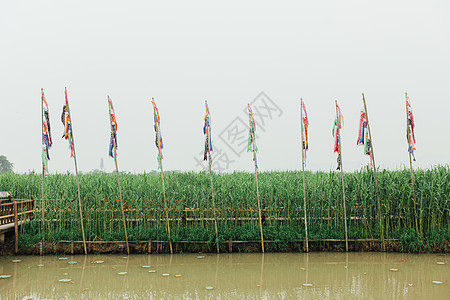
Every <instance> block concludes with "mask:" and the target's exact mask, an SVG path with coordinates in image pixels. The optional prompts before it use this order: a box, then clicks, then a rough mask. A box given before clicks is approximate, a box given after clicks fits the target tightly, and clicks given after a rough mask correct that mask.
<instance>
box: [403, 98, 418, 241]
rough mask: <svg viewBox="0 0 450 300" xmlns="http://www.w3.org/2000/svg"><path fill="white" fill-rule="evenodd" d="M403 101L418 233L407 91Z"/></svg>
mask: <svg viewBox="0 0 450 300" xmlns="http://www.w3.org/2000/svg"><path fill="white" fill-rule="evenodd" d="M405 100H406V101H405V102H406V104H405V105H406V138H407V140H408V153H409V169H410V171H411V190H412V194H413V200H414V203H413V207H414V222H415V225H416V232H417V233H419V226H418V225H417V212H416V193H415V192H414V171H413V166H412V157H411V151H412V145H411V140H410V132H409V117H408V93H405Z"/></svg>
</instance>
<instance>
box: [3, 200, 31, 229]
mask: <svg viewBox="0 0 450 300" xmlns="http://www.w3.org/2000/svg"><path fill="white" fill-rule="evenodd" d="M33 212H34V199H14V200H12V202H8V203H2V204H0V225H6V224H10V223H14V216H15V215H17V218H21V216H22V215H31V214H32V213H33Z"/></svg>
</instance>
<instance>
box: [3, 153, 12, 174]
mask: <svg viewBox="0 0 450 300" xmlns="http://www.w3.org/2000/svg"><path fill="white" fill-rule="evenodd" d="M13 167H14V164H12V163H10V162H9V160H8V159H7V158H6V156H4V155H0V173H12V172H13Z"/></svg>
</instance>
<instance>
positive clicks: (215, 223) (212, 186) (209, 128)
mask: <svg viewBox="0 0 450 300" xmlns="http://www.w3.org/2000/svg"><path fill="white" fill-rule="evenodd" d="M205 105H206V107H208V103H207V102H206V100H205ZM208 114H209V110H208ZM210 124H211V119H209V122H208V124H207V126H208V135H207V138H208V140H207V141H206V142H207V143H208V148H207V149H208V159H209V177H210V179H211V197H212V203H213V214H214V227H215V230H216V247H217V253H219V252H220V251H219V233H218V231H217V218H216V203H215V201H214V185H213V174H212V168H211V164H212V159H211V149H210V145H211V125H210Z"/></svg>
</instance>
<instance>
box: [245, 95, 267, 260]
mask: <svg viewBox="0 0 450 300" xmlns="http://www.w3.org/2000/svg"><path fill="white" fill-rule="evenodd" d="M248 112H249V114H250V112H251V110H250V104H249V105H248ZM253 121H254V120H253ZM250 126H251V125H250ZM250 130H251V137H252V146H253V161H254V162H255V179H256V198H257V199H258V214H259V229H260V231H261V249H262V253H264V235H263V230H262V220H261V204H260V201H259V188H258V165H257V164H256V149H255V133H254V132H253V130H252V128H250Z"/></svg>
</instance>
